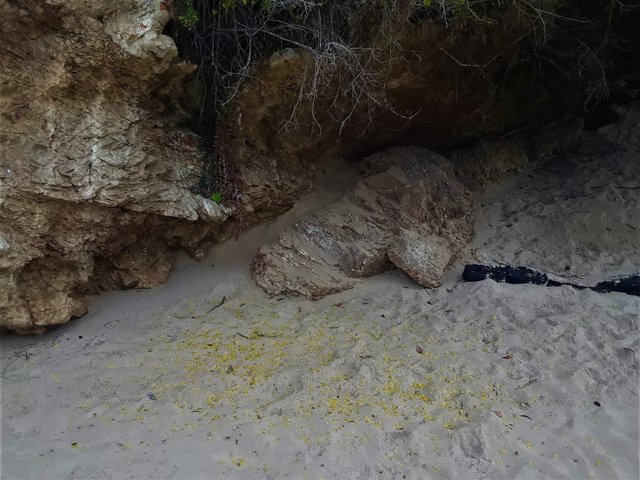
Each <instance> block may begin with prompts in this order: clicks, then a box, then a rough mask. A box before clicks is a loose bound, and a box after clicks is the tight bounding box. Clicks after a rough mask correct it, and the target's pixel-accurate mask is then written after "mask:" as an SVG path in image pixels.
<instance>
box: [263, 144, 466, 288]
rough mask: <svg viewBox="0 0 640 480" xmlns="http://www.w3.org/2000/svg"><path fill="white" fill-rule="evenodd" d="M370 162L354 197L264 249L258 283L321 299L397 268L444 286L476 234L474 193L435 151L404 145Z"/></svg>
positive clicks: (297, 227) (420, 278) (346, 199)
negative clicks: (453, 264) (446, 275)
mask: <svg viewBox="0 0 640 480" xmlns="http://www.w3.org/2000/svg"><path fill="white" fill-rule="evenodd" d="M365 162H366V164H367V165H368V168H369V169H370V170H371V172H372V174H371V175H369V176H366V177H365V178H363V179H362V180H361V181H360V182H359V183H358V185H357V188H356V189H355V191H354V192H353V193H351V194H348V195H346V196H345V197H344V198H342V199H341V200H340V201H338V202H336V203H334V204H333V205H330V206H328V207H327V208H326V209H325V210H323V211H322V212H321V213H320V214H318V215H316V216H314V217H311V218H309V219H305V220H302V221H300V222H298V223H297V224H295V225H294V226H293V227H292V228H290V229H289V230H287V231H285V232H284V233H283V234H282V235H281V237H280V239H279V241H278V242H276V243H275V244H272V245H268V246H265V247H263V248H261V249H260V251H259V252H258V254H257V255H256V257H255V259H254V262H253V265H252V272H253V276H254V279H255V280H256V283H257V284H258V285H259V286H261V287H262V288H264V289H265V290H266V291H267V292H269V293H271V294H280V293H288V292H293V293H298V294H301V295H304V296H307V297H310V298H318V297H322V296H324V295H328V294H331V293H336V292H339V291H342V290H346V289H348V288H351V287H353V285H354V284H355V282H356V281H357V278H361V277H369V276H372V275H376V274H379V273H382V272H384V271H386V270H389V269H391V268H392V267H393V264H395V265H396V266H398V267H400V268H402V269H403V270H404V271H406V272H407V273H409V274H410V275H411V276H412V278H414V279H415V280H416V281H418V282H419V283H421V284H423V285H425V286H430V287H433V286H437V285H439V283H440V277H441V275H442V272H443V271H444V268H445V267H446V266H447V265H448V263H449V261H450V260H451V259H452V258H454V257H455V256H456V255H457V254H458V253H459V252H460V251H461V250H462V248H464V246H465V245H466V244H467V242H468V241H469V239H470V237H471V231H472V225H471V218H472V216H471V213H472V202H471V193H470V191H469V190H468V189H467V188H466V187H465V186H464V185H463V184H462V183H461V182H460V181H459V180H458V179H457V178H456V176H455V175H454V174H453V168H452V165H451V164H450V162H448V161H447V160H446V159H445V158H443V157H441V156H440V155H438V154H436V153H434V152H431V151H429V150H424V149H418V148H410V147H398V148H393V149H390V150H387V151H385V152H382V153H380V154H376V155H373V156H371V157H370V158H368V159H366V160H365Z"/></svg>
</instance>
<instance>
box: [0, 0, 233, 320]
mask: <svg viewBox="0 0 640 480" xmlns="http://www.w3.org/2000/svg"><path fill="white" fill-rule="evenodd" d="M169 18H170V15H169V12H168V11H167V9H166V6H165V5H164V4H163V2H161V1H160V0H149V1H145V2H137V1H133V0H119V1H111V0H109V1H101V0H97V1H91V2H87V1H84V0H72V1H62V0H48V1H47V2H30V1H28V2H14V1H7V0H0V42H1V43H2V53H1V56H0V110H1V112H2V114H1V115H0V144H1V145H2V150H3V151H2V157H1V158H0V326H4V327H8V328H10V329H12V330H16V331H19V332H36V331H42V329H43V327H45V326H47V325H54V324H59V323H64V322H66V321H67V320H68V319H69V318H71V317H72V316H77V315H80V314H82V313H84V311H86V303H85V301H84V295H85V294H86V293H92V292H96V291H99V290H100V289H103V288H114V287H117V288H122V287H148V286H152V285H158V284H159V283H161V282H163V281H164V280H165V279H166V277H167V274H168V271H169V269H170V267H171V258H172V253H171V252H172V250H173V249H175V248H178V247H181V248H185V249H187V250H191V251H192V252H193V253H195V254H197V253H198V248H199V246H200V245H201V244H202V242H203V240H204V239H205V238H206V237H211V236H212V235H215V234H216V232H217V230H218V229H219V224H220V222H222V221H223V220H224V219H225V218H226V216H227V214H228V212H227V211H225V210H224V209H223V208H221V207H220V206H219V205H218V204H216V203H215V202H213V201H211V200H208V199H205V198H202V197H201V196H198V195H196V194H194V193H192V192H191V191H190V187H192V186H193V185H194V184H195V183H196V182H197V180H198V176H199V173H200V169H201V156H202V152H201V151H200V149H199V138H197V136H195V135H194V134H193V133H192V132H190V131H188V130H186V129H183V128H181V127H180V124H181V121H182V120H183V118H184V114H183V113H182V112H181V109H180V105H179V103H178V102H177V101H176V98H177V97H178V96H179V95H180V92H181V82H182V79H183V77H184V76H185V75H187V74H188V73H190V72H192V71H193V69H194V66H192V65H188V64H185V63H184V62H183V61H181V60H179V59H178V58H177V49H176V47H175V44H174V42H173V40H172V39H171V38H169V37H166V36H164V35H162V34H161V31H162V29H163V26H164V25H165V23H166V22H167V21H168V20H169Z"/></svg>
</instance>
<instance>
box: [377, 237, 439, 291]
mask: <svg viewBox="0 0 640 480" xmlns="http://www.w3.org/2000/svg"><path fill="white" fill-rule="evenodd" d="M443 243H445V242H444V241H443V240H442V239H440V238H438V237H433V236H426V237H423V236H421V235H419V234H417V233H415V232H411V231H409V230H404V229H402V230H401V231H400V233H399V234H398V236H397V237H396V238H395V239H394V241H393V243H392V244H391V245H390V246H389V250H388V251H387V255H388V256H389V260H391V262H393V264H394V265H395V266H396V267H398V268H399V269H400V270H402V271H404V272H405V273H406V274H407V275H409V276H410V277H411V278H412V279H413V280H415V281H416V282H417V283H419V284H420V285H423V286H425V287H427V288H435V287H438V286H439V285H440V284H441V283H442V281H441V279H442V274H443V273H444V269H445V268H446V267H447V265H448V263H449V260H451V252H450V251H449V249H448V248H447V247H445V246H444V245H443Z"/></svg>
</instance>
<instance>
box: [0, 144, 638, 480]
mask: <svg viewBox="0 0 640 480" xmlns="http://www.w3.org/2000/svg"><path fill="white" fill-rule="evenodd" d="M598 159H599V160H602V158H601V157H598ZM583 160H584V162H585V163H583V164H581V166H575V168H573V167H570V166H567V164H566V163H562V162H556V163H555V164H552V165H549V166H547V167H545V168H544V169H542V170H541V171H539V172H535V173H533V174H532V175H533V177H529V176H527V175H526V174H525V175H522V176H520V177H519V178H517V179H514V181H513V182H510V183H509V184H506V185H505V186H504V187H502V188H500V189H497V190H496V191H495V192H493V193H492V194H491V195H488V196H487V197H486V198H485V199H483V200H482V202H483V204H484V206H483V207H482V208H481V212H480V213H481V214H480V215H479V220H478V225H477V235H476V240H475V242H474V245H472V246H471V247H470V249H469V258H473V257H475V258H476V259H479V260H492V261H506V262H512V263H517V264H521V265H527V266H530V267H533V268H538V269H541V270H543V271H546V272H552V273H559V274H563V275H573V276H575V277H571V278H572V279H573V280H576V279H578V280H581V281H585V282H590V281H592V280H594V279H595V280H602V279H604V278H609V277H610V276H615V275H617V274H624V273H631V272H632V271H633V270H634V269H635V270H638V265H640V259H639V256H638V255H639V252H640V245H639V242H640V240H639V238H638V232H640V221H639V219H638V215H639V213H638V208H637V206H638V197H639V195H640V189H631V188H617V187H616V185H618V186H620V185H621V184H624V185H626V186H633V185H638V184H639V183H640V182H639V178H640V175H639V174H638V168H639V166H638V163H640V162H636V164H635V165H631V166H627V167H623V166H622V165H621V164H616V163H615V161H613V160H611V159H608V160H607V162H602V161H598V162H596V161H595V160H594V161H591V160H589V159H583ZM627 163H628V162H627ZM563 169H564V170H563ZM352 178H353V176H351V175H344V176H343V177H342V182H341V183H343V184H348V183H349V181H350V180H351V179H352ZM328 185H330V186H331V187H332V188H333V192H327V191H326V189H325V190H322V191H321V192H319V193H316V194H314V195H312V196H311V197H310V198H309V199H307V201H306V202H305V203H304V204H301V205H300V206H299V207H297V208H296V209H294V211H293V212H291V213H290V214H288V215H286V216H284V217H282V218H280V219H278V220H277V221H275V222H272V223H271V224H268V225H264V226H261V227H259V228H257V229H255V230H253V231H251V232H249V233H247V234H246V235H244V236H242V237H241V238H240V240H239V241H238V242H234V241H231V242H229V243H228V244H226V245H223V246H221V247H219V248H217V249H216V250H215V251H214V252H212V254H211V256H210V258H209V259H207V261H205V262H202V263H200V264H196V263H194V262H192V261H190V260H188V259H186V258H182V259H181V260H180V262H179V264H178V266H177V267H176V269H175V272H174V274H173V275H172V277H171V279H170V281H169V282H168V283H167V285H165V286H163V287H161V288H157V289H154V290H149V291H129V292H115V293H111V294H108V295H105V296H103V297H100V298H98V299H96V300H95V301H94V302H93V305H92V308H91V311H90V313H89V314H88V315H86V316H85V317H83V318H82V319H80V320H76V321H73V322H71V323H69V324H68V325H66V326H64V327H62V328H60V329H57V330H55V331H53V332H50V333H49V334H46V335H44V336H42V337H16V336H5V337H4V338H3V339H2V461H1V466H2V478H7V479H14V478H15V479H17V478H26V479H41V478H48V479H62V478H71V479H121V478H122V479H124V478H136V479H147V478H175V479H195V478H212V479H221V478H230V479H253V478H272V479H278V478H290V479H302V478H310V479H319V478H327V479H329V478H339V479H368V478H381V479H391V478H393V479H396V478H398V479H401V478H407V479H426V478H433V479H440V478H461V479H480V478H495V479H498V478H508V479H512V478H513V479H515V478H517V479H520V478H522V479H524V478H530V479H538V478H567V479H574V478H576V479H577V478H581V479H587V478H594V479H596V478H597V479H614V478H617V479H636V478H638V475H639V467H638V446H639V440H638V435H639V428H638V422H639V413H638V408H639V406H638V379H639V376H638V349H639V348H640V335H639V317H638V315H639V313H638V312H639V309H640V304H639V299H638V297H632V296H627V295H623V294H618V293H609V294H597V293H594V292H591V291H588V290H585V291H577V290H574V289H572V288H570V287H561V288H546V287H541V286H530V285H524V286H517V285H506V284H497V283H494V282H492V281H485V282H479V283H473V284H470V283H462V282H461V280H460V278H459V277H460V272H461V265H458V266H457V267H456V268H455V269H453V270H452V271H450V272H449V273H448V275H447V278H446V281H445V285H443V286H442V287H441V288H439V289H436V290H426V289H423V288H421V287H419V286H417V285H415V284H414V283H412V282H411V281H410V280H409V279H408V278H407V277H406V276H404V275H403V274H401V273H399V272H390V273H388V274H385V275H381V276H379V277H375V278H372V279H369V280H367V281H365V282H364V283H363V284H362V285H361V286H359V287H358V288H357V289H355V290H352V291H349V292H344V293H341V294H338V295H334V296H331V297H328V298H325V299H323V300H321V301H318V302H310V301H306V300H301V299H296V298H283V297H272V298H270V297H268V296H267V295H266V294H264V293H263V292H262V291H261V290H259V289H257V288H256V287H255V286H254V284H253V282H252V281H251V279H250V277H249V274H248V264H249V262H250V259H251V258H252V256H253V254H254V253H255V251H256V250H257V248H258V247H259V246H260V245H261V244H262V243H264V242H266V241H268V240H269V239H272V238H275V235H277V233H278V232H279V231H280V229H281V228H282V227H283V226H284V225H286V224H287V222H290V221H291V219H292V218H295V217H296V216H297V215H300V214H302V213H304V211H307V210H313V209H314V208H316V207H317V206H319V205H322V204H324V203H328V202H329V201H330V200H331V199H332V198H333V197H335V195H337V194H338V192H339V191H340V190H341V189H342V188H343V187H344V185H341V184H339V183H331V182H329V184H328ZM568 192H572V193H571V194H568ZM625 223H626V224H628V225H630V227H629V226H624V224H625ZM507 224H512V225H510V226H507ZM634 227H635V228H637V229H638V230H637V231H636V230H633V228H634ZM212 264H213V265H215V266H212ZM565 266H568V267H569V270H565ZM223 297H225V298H226V301H225V302H224V304H223V305H222V306H220V307H219V308H215V309H213V310H212V311H210V310H211V309H212V308H213V307H215V306H216V305H217V304H218V303H219V302H220V301H221V300H222V298H223ZM209 311H210V312H209ZM416 346H420V347H421V348H422V350H423V352H424V353H422V354H419V353H417V352H416ZM149 392H153V394H154V395H155V397H156V400H151V399H149V398H147V393H149ZM594 402H599V403H600V405H601V406H600V407H598V406H596V405H595V404H594Z"/></svg>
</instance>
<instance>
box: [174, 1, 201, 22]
mask: <svg viewBox="0 0 640 480" xmlns="http://www.w3.org/2000/svg"><path fill="white" fill-rule="evenodd" d="M198 20H200V17H199V16H198V12H197V11H196V9H195V7H194V6H193V0H186V4H185V12H184V15H180V16H179V17H178V21H179V22H180V25H182V26H183V27H185V28H191V27H193V26H194V25H195V24H196V23H198Z"/></svg>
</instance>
